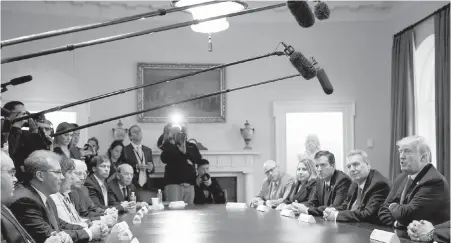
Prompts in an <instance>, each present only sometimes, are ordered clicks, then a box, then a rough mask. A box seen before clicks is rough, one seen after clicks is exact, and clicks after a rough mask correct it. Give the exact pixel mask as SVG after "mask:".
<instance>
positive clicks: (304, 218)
mask: <svg viewBox="0 0 451 243" xmlns="http://www.w3.org/2000/svg"><path fill="white" fill-rule="evenodd" d="M298 220H299V221H301V222H305V223H316V220H315V218H314V217H313V216H312V215H308V214H305V213H301V214H299V217H298Z"/></svg>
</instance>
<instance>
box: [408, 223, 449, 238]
mask: <svg viewBox="0 0 451 243" xmlns="http://www.w3.org/2000/svg"><path fill="white" fill-rule="evenodd" d="M449 229H450V227H449V220H448V221H446V222H444V223H441V224H439V225H435V226H433V225H432V224H431V222H428V221H426V220H421V221H416V220H414V221H413V222H412V223H410V224H409V226H408V227H407V233H408V234H409V237H410V239H411V240H413V241H420V242H432V241H433V242H434V243H447V242H449V241H450V236H449V232H450V230H449Z"/></svg>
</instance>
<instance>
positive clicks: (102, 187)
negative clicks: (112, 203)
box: [94, 174, 108, 206]
mask: <svg viewBox="0 0 451 243" xmlns="http://www.w3.org/2000/svg"><path fill="white" fill-rule="evenodd" d="M94 178H96V180H97V182H98V183H99V185H100V188H101V189H102V193H103V201H104V202H105V206H108V188H107V187H106V185H105V181H104V180H101V179H99V177H97V176H96V175H95V174H94Z"/></svg>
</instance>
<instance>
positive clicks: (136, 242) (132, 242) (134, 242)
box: [130, 237, 139, 243]
mask: <svg viewBox="0 0 451 243" xmlns="http://www.w3.org/2000/svg"><path fill="white" fill-rule="evenodd" d="M130 243H139V240H138V239H137V238H136V237H135V238H133V240H132V241H130Z"/></svg>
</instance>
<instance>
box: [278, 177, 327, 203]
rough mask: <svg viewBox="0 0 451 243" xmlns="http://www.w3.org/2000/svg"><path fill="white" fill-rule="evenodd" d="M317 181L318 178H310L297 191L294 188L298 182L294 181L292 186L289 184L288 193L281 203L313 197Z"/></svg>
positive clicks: (306, 199) (302, 200)
mask: <svg viewBox="0 0 451 243" xmlns="http://www.w3.org/2000/svg"><path fill="white" fill-rule="evenodd" d="M317 182H318V179H313V180H310V181H308V182H307V184H305V185H303V186H302V187H301V189H300V190H299V191H297V190H296V189H297V188H298V186H299V184H300V182H299V181H296V183H293V186H291V190H290V195H289V196H288V198H287V199H285V200H284V201H283V203H285V204H291V203H293V202H294V201H298V203H303V202H307V201H308V200H309V199H311V198H312V197H313V194H315V191H316V183H317Z"/></svg>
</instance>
